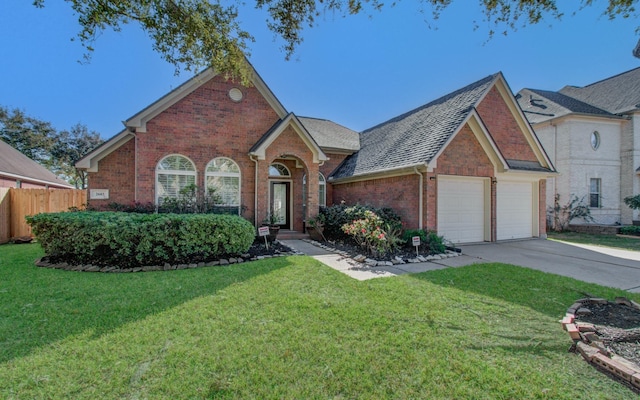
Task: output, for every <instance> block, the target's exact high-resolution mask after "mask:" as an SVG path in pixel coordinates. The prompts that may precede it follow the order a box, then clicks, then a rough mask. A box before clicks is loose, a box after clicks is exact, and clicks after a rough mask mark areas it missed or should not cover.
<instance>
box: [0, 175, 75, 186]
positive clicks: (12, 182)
mask: <svg viewBox="0 0 640 400" xmlns="http://www.w3.org/2000/svg"><path fill="white" fill-rule="evenodd" d="M17 180H19V181H20V188H21V189H45V188H46V189H69V188H62V187H57V186H50V185H46V184H44V183H36V182H29V181H25V180H22V179H16V178H9V177H5V176H0V187H5V188H17V187H18V185H17V184H16V181H17Z"/></svg>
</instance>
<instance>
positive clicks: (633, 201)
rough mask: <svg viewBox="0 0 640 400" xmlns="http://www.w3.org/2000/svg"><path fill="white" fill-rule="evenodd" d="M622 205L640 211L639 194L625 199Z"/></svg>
mask: <svg viewBox="0 0 640 400" xmlns="http://www.w3.org/2000/svg"><path fill="white" fill-rule="evenodd" d="M624 204H626V205H628V206H629V208H630V209H632V210H640V194H637V195H635V196H628V197H625V198H624Z"/></svg>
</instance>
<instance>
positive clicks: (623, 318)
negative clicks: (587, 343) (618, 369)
mask: <svg viewBox="0 0 640 400" xmlns="http://www.w3.org/2000/svg"><path fill="white" fill-rule="evenodd" d="M618 301H620V302H621V304H619V303H616V302H611V301H609V302H607V303H593V302H586V303H583V305H584V309H585V310H582V312H581V310H578V312H577V313H576V321H579V322H587V323H590V324H593V325H594V326H595V330H596V334H597V335H598V336H599V337H600V339H601V340H602V344H603V345H604V346H605V347H606V349H607V350H609V351H610V352H611V353H613V354H616V355H617V356H620V357H623V358H625V359H626V360H628V361H631V362H633V363H635V364H636V365H638V366H639V367H640V309H638V308H636V307H635V306H633V305H629V304H630V302H629V301H628V300H626V299H620V300H618Z"/></svg>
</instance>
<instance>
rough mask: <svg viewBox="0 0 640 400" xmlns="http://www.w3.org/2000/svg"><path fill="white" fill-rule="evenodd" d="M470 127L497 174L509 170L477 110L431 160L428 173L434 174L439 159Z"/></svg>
mask: <svg viewBox="0 0 640 400" xmlns="http://www.w3.org/2000/svg"><path fill="white" fill-rule="evenodd" d="M466 125H469V128H471V132H473V134H474V136H475V137H476V139H477V140H478V142H479V143H480V146H481V147H482V149H483V150H484V152H485V154H486V155H487V156H488V157H489V160H490V161H491V163H492V164H493V167H494V169H495V171H496V173H501V172H505V171H507V170H509V164H508V163H507V160H506V159H505V158H504V157H503V156H502V153H500V150H499V149H498V146H496V143H495V142H494V141H493V138H492V137H491V135H489V131H488V130H487V127H486V126H484V124H483V123H482V119H481V118H480V116H479V115H478V112H477V111H476V110H475V108H474V109H473V110H472V111H471V112H470V113H469V115H467V118H466V119H465V120H464V121H462V123H461V124H460V126H459V127H458V130H457V131H456V132H455V133H454V134H453V135H451V136H450V137H449V139H448V140H447V142H446V143H445V144H444V145H442V147H440V150H438V152H437V153H436V155H435V156H433V158H432V159H431V161H430V162H429V163H428V165H427V171H428V172H433V170H434V169H435V168H437V167H438V157H440V155H441V154H442V153H443V152H444V151H445V149H446V148H447V147H448V146H449V144H451V142H452V141H453V140H454V139H455V137H456V136H457V135H458V133H460V131H461V130H462V129H463V128H464V127H465V126H466Z"/></svg>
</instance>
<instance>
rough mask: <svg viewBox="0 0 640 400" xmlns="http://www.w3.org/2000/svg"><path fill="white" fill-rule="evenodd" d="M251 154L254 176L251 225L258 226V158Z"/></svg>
mask: <svg viewBox="0 0 640 400" xmlns="http://www.w3.org/2000/svg"><path fill="white" fill-rule="evenodd" d="M253 157H255V156H254V155H253V154H249V158H250V159H251V161H253V162H254V163H255V167H256V168H255V171H256V173H255V177H254V179H253V185H254V189H253V192H254V194H253V226H255V227H258V160H256V159H255V158H253Z"/></svg>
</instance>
